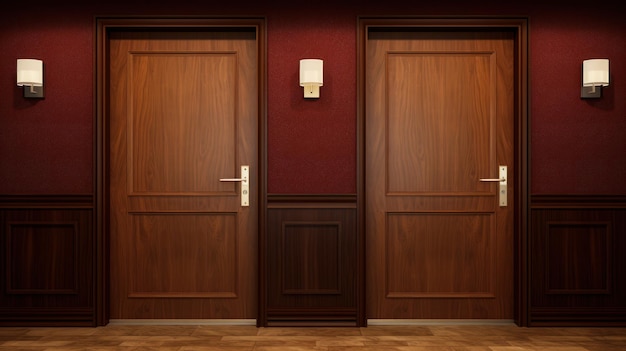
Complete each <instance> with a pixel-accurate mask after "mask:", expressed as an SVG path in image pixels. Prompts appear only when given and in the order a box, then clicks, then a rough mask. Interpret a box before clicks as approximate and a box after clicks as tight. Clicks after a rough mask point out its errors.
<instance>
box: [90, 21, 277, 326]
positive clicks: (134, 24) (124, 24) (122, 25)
mask: <svg viewBox="0 0 626 351" xmlns="http://www.w3.org/2000/svg"><path fill="white" fill-rule="evenodd" d="M175 28H184V29H195V28H197V29H201V28H230V29H237V28H246V29H250V28H254V29H255V30H256V33H257V38H256V42H257V57H258V77H257V79H258V145H257V150H258V151H257V157H258V167H257V168H258V170H257V172H256V173H255V174H253V175H252V176H256V177H258V178H257V179H258V180H259V181H258V184H259V189H258V191H257V196H258V204H259V205H258V223H257V226H258V232H259V236H260V237H261V236H262V234H263V232H264V230H265V229H264V228H265V213H266V211H265V209H266V198H267V196H266V194H267V180H266V178H267V177H266V174H267V147H266V145H267V89H266V86H267V64H266V62H267V32H266V19H265V17H172V16H166V17H163V16H156V17H128V16H108V17H96V18H95V54H94V58H95V59H94V67H95V70H94V72H95V76H94V81H95V99H94V110H95V112H94V121H93V129H94V146H93V153H94V154H93V160H94V165H93V174H94V184H93V187H94V194H95V197H94V203H93V206H94V209H95V210H94V212H95V214H94V215H95V218H94V221H93V222H94V229H93V232H94V235H95V240H94V245H95V247H94V252H95V253H96V254H95V257H94V267H95V276H96V279H95V282H94V285H93V288H94V290H95V295H96V306H95V307H96V324H97V325H98V326H102V325H106V324H108V323H109V315H110V311H109V309H110V305H109V297H110V291H109V289H110V275H109V237H110V236H109V221H110V217H109V208H108V206H109V196H110V194H109V191H110V189H109V174H108V172H109V153H110V144H109V111H108V109H107V104H108V100H109V97H108V94H107V89H108V83H109V81H108V79H109V77H108V74H107V67H108V61H107V54H108V44H109V40H110V32H111V31H112V30H123V29H133V30H137V29H146V30H148V29H165V30H166V29H175ZM258 266H259V267H261V265H260V264H259V265H258ZM259 275H260V273H258V274H257V276H259ZM257 279H258V277H257ZM263 297H264V295H263V294H260V293H259V300H260V299H261V298H263ZM259 305H261V304H259ZM257 320H258V316H257Z"/></svg>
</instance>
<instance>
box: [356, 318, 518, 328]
mask: <svg viewBox="0 0 626 351" xmlns="http://www.w3.org/2000/svg"><path fill="white" fill-rule="evenodd" d="M367 325H369V326H375V325H502V326H514V325H515V322H513V320H512V319H368V320H367Z"/></svg>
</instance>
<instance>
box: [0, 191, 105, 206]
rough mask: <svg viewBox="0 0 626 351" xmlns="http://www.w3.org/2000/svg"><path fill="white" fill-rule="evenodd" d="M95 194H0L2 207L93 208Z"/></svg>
mask: <svg viewBox="0 0 626 351" xmlns="http://www.w3.org/2000/svg"><path fill="white" fill-rule="evenodd" d="M93 199H94V197H93V195H91V194H78V195H69V194H66V195H0V208H1V209H12V208H93V207H94V204H93Z"/></svg>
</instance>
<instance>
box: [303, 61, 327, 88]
mask: <svg viewBox="0 0 626 351" xmlns="http://www.w3.org/2000/svg"><path fill="white" fill-rule="evenodd" d="M307 85H318V86H322V85H324V61H322V60H319V59H303V60H300V86H302V87H303V86H307Z"/></svg>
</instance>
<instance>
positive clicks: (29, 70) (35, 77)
mask: <svg viewBox="0 0 626 351" xmlns="http://www.w3.org/2000/svg"><path fill="white" fill-rule="evenodd" d="M17 86H20V87H24V97H25V98H43V61H41V60H35V59H17Z"/></svg>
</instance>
